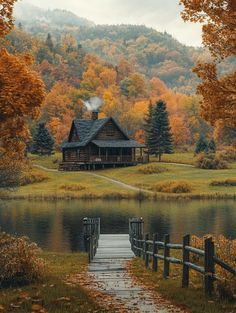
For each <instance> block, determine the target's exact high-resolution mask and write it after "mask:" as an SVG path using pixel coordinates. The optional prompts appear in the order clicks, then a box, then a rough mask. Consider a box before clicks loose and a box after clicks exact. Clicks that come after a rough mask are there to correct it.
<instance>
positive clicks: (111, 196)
mask: <svg viewBox="0 0 236 313" xmlns="http://www.w3.org/2000/svg"><path fill="white" fill-rule="evenodd" d="M0 200H2V201H10V200H33V201H71V200H84V201H86V200H88V201H91V200H108V201H109V200H137V201H143V200H149V201H158V200H167V201H169V200H236V194H221V193H212V194H158V193H155V194H150V193H144V192H140V193H134V194H130V193H129V194H122V193H108V194H103V195H99V194H88V195H85V194H82V195H60V196H59V195H43V194H42V195H31V194H28V195H5V196H2V195H0Z"/></svg>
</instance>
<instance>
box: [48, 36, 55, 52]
mask: <svg viewBox="0 0 236 313" xmlns="http://www.w3.org/2000/svg"><path fill="white" fill-rule="evenodd" d="M46 45H47V47H48V49H49V50H50V51H51V52H53V50H54V45H53V41H52V36H51V34H48V36H47V39H46Z"/></svg>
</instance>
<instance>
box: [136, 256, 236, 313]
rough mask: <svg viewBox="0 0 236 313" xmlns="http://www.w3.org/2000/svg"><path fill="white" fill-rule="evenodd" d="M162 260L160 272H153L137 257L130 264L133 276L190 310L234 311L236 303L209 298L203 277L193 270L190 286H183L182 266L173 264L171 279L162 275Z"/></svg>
mask: <svg viewBox="0 0 236 313" xmlns="http://www.w3.org/2000/svg"><path fill="white" fill-rule="evenodd" d="M162 268H163V265H162V262H161V261H159V272H158V273H153V272H152V271H151V270H150V269H146V268H145V266H144V261H143V260H142V259H140V258H135V259H133V261H132V262H131V264H130V271H131V273H132V276H133V277H134V279H135V280H137V281H138V282H141V283H143V284H144V285H147V286H149V287H151V288H152V289H153V290H154V292H156V293H158V294H161V295H162V296H164V297H165V298H166V299H168V300H170V301H171V302H173V303H174V304H176V305H179V306H180V307H183V308H185V309H187V310H190V312H191V313H233V312H235V309H236V303H229V302H226V301H225V302H220V301H219V300H216V299H215V298H212V299H207V298H206V297H205V295H204V290H203V288H202V277H201V275H200V274H199V275H198V274H195V273H196V272H195V273H194V272H191V274H190V281H191V283H190V286H189V288H185V289H184V288H182V287H181V267H180V266H178V265H171V267H170V277H171V278H169V279H167V280H166V279H164V278H163V277H162V274H161V272H162Z"/></svg>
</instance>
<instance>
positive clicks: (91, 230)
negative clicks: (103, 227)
mask: <svg viewBox="0 0 236 313" xmlns="http://www.w3.org/2000/svg"><path fill="white" fill-rule="evenodd" d="M83 237H84V248H85V252H87V253H88V258H89V262H91V261H92V260H93V258H94V256H95V254H96V252H97V248H98V241H99V237H100V218H88V217H85V218H84V219H83Z"/></svg>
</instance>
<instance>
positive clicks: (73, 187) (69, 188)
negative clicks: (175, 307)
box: [60, 184, 86, 191]
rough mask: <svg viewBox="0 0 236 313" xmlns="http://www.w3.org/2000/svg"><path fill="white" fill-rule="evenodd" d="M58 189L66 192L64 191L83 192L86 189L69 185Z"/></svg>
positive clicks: (76, 185) (77, 185) (81, 186)
mask: <svg viewBox="0 0 236 313" xmlns="http://www.w3.org/2000/svg"><path fill="white" fill-rule="evenodd" d="M60 189H63V190H66V191H82V190H85V189H86V187H85V186H83V185H80V184H74V185H73V184H70V185H62V186H60Z"/></svg>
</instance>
